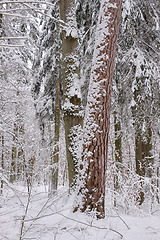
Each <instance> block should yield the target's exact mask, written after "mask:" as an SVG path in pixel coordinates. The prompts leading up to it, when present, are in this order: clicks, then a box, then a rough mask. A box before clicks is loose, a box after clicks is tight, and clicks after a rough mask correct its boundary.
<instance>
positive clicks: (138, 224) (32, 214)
mask: <svg viewBox="0 0 160 240" xmlns="http://www.w3.org/2000/svg"><path fill="white" fill-rule="evenodd" d="M37 189H38V190H37ZM74 201H75V197H74V195H71V196H69V195H68V191H66V189H65V188H60V189H59V190H58V192H57V193H56V195H55V196H53V197H50V198H48V195H47V191H46V189H45V188H44V187H38V188H36V189H32V192H31V195H30V196H29V197H28V194H27V191H26V189H25V188H23V187H20V186H14V185H13V186H12V185H10V186H9V185H8V186H7V188H6V189H5V190H4V193H3V195H1V196H0V240H8V239H9V240H22V239H23V240H24V239H26V240H27V239H35V240H75V239H79V240H103V239H106V240H119V239H123V240H159V239H160V206H158V205H157V206H155V207H154V209H152V212H151V211H144V210H142V209H140V208H139V209H138V208H137V207H135V209H132V211H130V212H128V213H124V212H122V211H120V210H118V209H115V208H113V207H112V208H110V210H109V211H106V217H105V219H102V220H96V219H95V218H93V217H91V216H88V215H86V214H84V213H80V212H76V213H73V212H72V210H73V205H74ZM106 207H107V206H106Z"/></svg>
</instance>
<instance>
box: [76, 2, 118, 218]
mask: <svg viewBox="0 0 160 240" xmlns="http://www.w3.org/2000/svg"><path fill="white" fill-rule="evenodd" d="M121 4H122V1H121V0H102V1H101V8H100V15H99V20H98V26H97V31H96V32H97V34H96V42H95V51H94V56H93V63H94V65H93V67H92V74H91V82H90V89H89V96H88V103H87V111H88V113H87V115H86V118H85V136H84V155H83V164H82V166H81V168H83V171H84V172H83V173H82V175H87V177H84V178H85V184H84V187H83V188H82V189H81V192H82V196H83V205H82V207H81V210H82V211H92V210H94V211H96V214H97V217H98V218H103V217H104V214H105V171H106V162H107V151H108V135H109V119H110V105H111V90H112V78H113V72H114V59H115V54H116V42H117V36H118V32H119V22H120V15H121ZM83 165H84V166H83Z"/></svg>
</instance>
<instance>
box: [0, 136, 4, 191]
mask: <svg viewBox="0 0 160 240" xmlns="http://www.w3.org/2000/svg"><path fill="white" fill-rule="evenodd" d="M1 143H2V153H1V168H2V171H3V169H4V136H3V135H2V136H1ZM0 188H1V191H0V193H1V194H3V180H1V186H0Z"/></svg>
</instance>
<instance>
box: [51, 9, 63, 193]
mask: <svg viewBox="0 0 160 240" xmlns="http://www.w3.org/2000/svg"><path fill="white" fill-rule="evenodd" d="M56 11H57V14H56V15H57V16H58V15H59V13H58V10H56ZM56 32H57V40H56V67H55V71H56V86H55V87H56V99H55V119H54V123H55V127H54V152H53V163H54V164H55V168H53V171H52V180H51V181H52V184H51V191H52V192H54V191H55V190H57V186H58V162H59V136H60V135H59V134H60V108H61V93H60V91H61V72H60V48H61V43H60V36H59V35H60V28H59V23H57V25H56Z"/></svg>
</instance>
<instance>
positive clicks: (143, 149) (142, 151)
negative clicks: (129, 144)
mask: <svg viewBox="0 0 160 240" xmlns="http://www.w3.org/2000/svg"><path fill="white" fill-rule="evenodd" d="M151 137H152V130H151V128H150V127H148V128H147V129H146V132H145V134H144V133H142V132H139V133H138V134H137V136H136V139H135V145H136V150H135V152H136V173H137V174H138V175H139V176H140V178H143V177H145V176H146V177H149V178H151V177H152V174H153V162H154V159H153V157H152V154H151V150H152V143H151ZM141 185H142V188H143V180H142V182H141ZM143 201H144V191H141V192H140V196H139V203H140V205H141V204H142V203H143Z"/></svg>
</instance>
